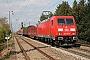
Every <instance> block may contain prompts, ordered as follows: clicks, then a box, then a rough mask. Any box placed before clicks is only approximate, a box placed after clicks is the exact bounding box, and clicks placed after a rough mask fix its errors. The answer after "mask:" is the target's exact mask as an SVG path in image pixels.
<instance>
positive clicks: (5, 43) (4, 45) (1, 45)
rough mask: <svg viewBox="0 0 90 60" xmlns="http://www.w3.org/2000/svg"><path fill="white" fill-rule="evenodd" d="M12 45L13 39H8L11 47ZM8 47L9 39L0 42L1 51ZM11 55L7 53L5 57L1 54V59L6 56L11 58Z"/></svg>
mask: <svg viewBox="0 0 90 60" xmlns="http://www.w3.org/2000/svg"><path fill="white" fill-rule="evenodd" d="M11 45H12V39H10V40H8V46H9V47H10V46H11ZM6 48H7V41H5V42H4V43H0V52H1V51H2V50H3V49H6ZM9 57H10V55H6V56H4V57H1V56H0V60H3V59H4V58H9Z"/></svg>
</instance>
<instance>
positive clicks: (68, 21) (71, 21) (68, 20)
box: [66, 19, 74, 24]
mask: <svg viewBox="0 0 90 60" xmlns="http://www.w3.org/2000/svg"><path fill="white" fill-rule="evenodd" d="M66 23H67V24H74V22H73V19H66Z"/></svg>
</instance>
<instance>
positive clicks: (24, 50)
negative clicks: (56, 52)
mask: <svg viewBox="0 0 90 60" xmlns="http://www.w3.org/2000/svg"><path fill="white" fill-rule="evenodd" d="M20 39H22V40H23V42H25V43H27V44H28V45H30V46H32V47H33V49H32V50H37V51H38V53H39V54H40V53H41V54H42V55H43V56H44V57H43V58H42V56H41V58H40V59H41V60H42V59H46V60H56V59H55V58H53V57H51V56H49V55H48V54H46V53H45V52H43V51H42V50H40V49H39V48H38V47H35V46H34V45H32V44H30V43H29V42H27V41H26V40H24V39H23V38H20V37H19V40H20ZM16 41H17V43H18V45H19V47H20V49H21V52H22V54H23V55H24V57H25V60H32V57H30V56H29V53H27V51H28V50H26V49H25V48H23V45H22V44H21V41H18V38H17V37H16ZM23 42H22V43H23ZM33 54H35V52H33ZM36 54H37V53H36ZM39 54H38V55H39ZM34 59H36V58H34ZM34 59H33V60H34Z"/></svg>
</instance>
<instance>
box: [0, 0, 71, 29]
mask: <svg viewBox="0 0 90 60" xmlns="http://www.w3.org/2000/svg"><path fill="white" fill-rule="evenodd" d="M7 1H8V3H9V4H8V3H7V2H6V0H0V17H2V16H6V17H8V12H9V11H12V10H13V12H14V15H12V14H11V20H12V23H13V27H14V28H15V30H18V29H19V27H20V24H21V22H24V24H25V25H26V26H28V25H29V21H30V23H31V24H37V21H38V20H39V17H40V15H41V13H42V11H43V10H50V11H52V12H54V11H55V8H56V6H57V5H58V4H60V3H62V0H61V1H60V0H7ZM59 1H60V2H59ZM65 1H69V3H72V1H73V0H65ZM57 2H58V3H57ZM55 3H57V4H55ZM54 4H55V5H54ZM53 5H54V6H53ZM10 7H11V9H10ZM26 19H27V20H26ZM15 26H17V27H15Z"/></svg>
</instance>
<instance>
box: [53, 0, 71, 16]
mask: <svg viewBox="0 0 90 60" xmlns="http://www.w3.org/2000/svg"><path fill="white" fill-rule="evenodd" d="M71 12H72V9H71V7H70V5H69V4H68V2H66V1H63V2H62V4H59V6H58V7H57V9H56V11H55V13H54V14H55V15H57V16H60V15H71Z"/></svg>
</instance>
